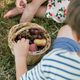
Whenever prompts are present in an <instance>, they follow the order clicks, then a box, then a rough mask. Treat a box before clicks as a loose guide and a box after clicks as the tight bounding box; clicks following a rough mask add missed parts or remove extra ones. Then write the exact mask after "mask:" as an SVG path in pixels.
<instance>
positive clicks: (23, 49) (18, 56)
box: [13, 38, 29, 80]
mask: <svg viewBox="0 0 80 80" xmlns="http://www.w3.org/2000/svg"><path fill="white" fill-rule="evenodd" d="M13 50H14V56H15V64H16V78H17V79H16V80H20V79H19V78H20V76H21V75H22V74H23V73H24V72H27V66H26V63H27V60H26V56H27V54H28V51H29V40H28V39H24V38H22V39H21V40H18V42H17V43H14V47H13Z"/></svg>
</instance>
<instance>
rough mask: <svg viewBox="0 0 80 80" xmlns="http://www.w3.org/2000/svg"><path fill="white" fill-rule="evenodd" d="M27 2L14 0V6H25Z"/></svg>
mask: <svg viewBox="0 0 80 80" xmlns="http://www.w3.org/2000/svg"><path fill="white" fill-rule="evenodd" d="M26 4H27V1H26V0H16V7H18V8H25V7H26Z"/></svg>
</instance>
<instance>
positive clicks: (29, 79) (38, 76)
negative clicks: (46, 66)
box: [20, 61, 46, 80]
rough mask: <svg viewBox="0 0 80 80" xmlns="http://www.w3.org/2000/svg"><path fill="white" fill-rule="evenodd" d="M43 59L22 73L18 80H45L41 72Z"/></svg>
mask: <svg viewBox="0 0 80 80" xmlns="http://www.w3.org/2000/svg"><path fill="white" fill-rule="evenodd" d="M42 65H43V61H41V62H40V63H39V64H38V65H37V66H35V67H34V68H33V69H31V70H29V71H28V72H27V73H24V74H23V75H22V76H21V77H20V80H46V78H45V76H44V72H43V66H42Z"/></svg>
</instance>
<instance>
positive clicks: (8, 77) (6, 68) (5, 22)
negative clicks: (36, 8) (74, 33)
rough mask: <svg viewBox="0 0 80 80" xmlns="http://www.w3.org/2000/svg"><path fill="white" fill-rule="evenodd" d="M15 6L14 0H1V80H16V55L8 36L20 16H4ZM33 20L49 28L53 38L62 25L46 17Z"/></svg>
mask: <svg viewBox="0 0 80 80" xmlns="http://www.w3.org/2000/svg"><path fill="white" fill-rule="evenodd" d="M14 6H15V3H14V0H0V80H15V63H14V56H13V55H12V54H11V52H10V49H9V47H8V42H7V38H8V37H7V36H8V32H9V30H10V28H11V27H12V26H13V25H15V24H18V23H19V19H20V16H16V17H14V18H10V19H4V18H3V15H4V13H5V12H7V11H8V10H10V9H11V8H13V7H14ZM32 22H34V23H38V24H39V25H42V26H43V27H44V28H45V29H47V30H48V32H49V34H50V36H51V38H52V39H53V40H54V38H55V37H56V33H57V31H58V30H59V28H60V26H61V25H62V24H57V23H56V22H54V21H53V20H51V19H46V18H34V19H33V20H32Z"/></svg>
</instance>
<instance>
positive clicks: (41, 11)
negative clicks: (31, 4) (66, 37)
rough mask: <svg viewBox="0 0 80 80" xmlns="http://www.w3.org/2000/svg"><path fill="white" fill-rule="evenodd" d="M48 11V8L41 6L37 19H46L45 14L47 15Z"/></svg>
mask: <svg viewBox="0 0 80 80" xmlns="http://www.w3.org/2000/svg"><path fill="white" fill-rule="evenodd" d="M46 10H47V6H41V7H40V8H39V9H38V10H37V12H36V14H35V16H36V17H44V15H45V13H46Z"/></svg>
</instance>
